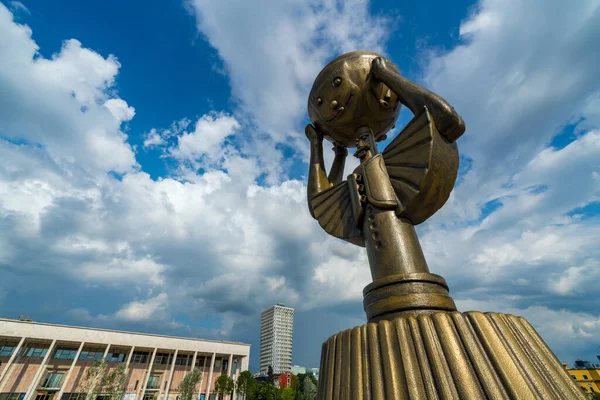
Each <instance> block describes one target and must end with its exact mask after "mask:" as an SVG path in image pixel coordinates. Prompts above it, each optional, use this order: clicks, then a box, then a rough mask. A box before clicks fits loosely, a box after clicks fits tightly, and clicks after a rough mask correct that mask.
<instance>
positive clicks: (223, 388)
mask: <svg viewBox="0 0 600 400" xmlns="http://www.w3.org/2000/svg"><path fill="white" fill-rule="evenodd" d="M234 389H235V382H234V381H233V379H231V377H230V376H229V375H226V374H222V375H220V376H219V377H218V378H217V381H216V382H215V393H216V394H217V396H222V397H224V396H226V395H229V394H232V393H233V390H234Z"/></svg>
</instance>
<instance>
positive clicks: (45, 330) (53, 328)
mask: <svg viewBox="0 0 600 400" xmlns="http://www.w3.org/2000/svg"><path fill="white" fill-rule="evenodd" d="M3 323H4V324H3ZM3 325H4V327H5V328H6V329H2V328H3ZM10 325H12V330H11V327H10ZM36 327H37V329H35V328H36ZM27 328H29V329H27ZM15 329H17V330H15ZM21 329H23V332H22V333H23V335H25V336H27V337H31V338H37V337H39V338H45V339H51V338H55V339H58V340H65V341H69V340H71V339H76V340H80V341H88V340H89V341H90V342H92V341H94V340H95V339H97V340H101V342H105V341H106V342H107V343H111V344H114V345H119V344H123V345H128V344H126V343H119V342H122V341H121V340H115V339H116V337H115V335H119V336H122V337H123V339H125V338H126V337H128V336H129V339H130V340H124V341H125V342H132V339H134V338H133V337H131V336H130V335H133V336H135V337H138V338H140V339H141V338H146V340H150V339H151V338H156V339H158V340H160V339H166V340H167V341H173V340H176V341H188V343H190V341H191V342H195V343H198V344H200V343H206V344H208V345H213V346H214V345H234V346H243V347H247V348H249V347H250V344H248V343H242V342H233V341H226V340H209V339H199V338H190V337H181V336H171V335H159V334H155V333H141V332H129V331H120V330H114V329H102V328H91V327H83V326H70V325H61V324H52V323H46V322H37V321H23V320H15V319H9V318H0V335H3V336H19V334H20V333H21V332H20V331H21ZM32 329H33V330H37V331H38V332H33V331H32ZM65 329H67V330H70V331H71V333H75V332H74V330H75V331H81V335H80V334H76V336H77V338H75V337H70V336H71V335H66V336H68V337H64V338H63V337H62V336H63V335H61V333H67V331H65ZM40 330H41V331H40ZM26 331H29V332H26ZM61 331H62V332H61ZM91 332H98V337H97V338H96V337H89V336H88V335H89V333H91ZM85 333H87V334H88V335H85ZM102 339H104V340H102ZM111 339H112V340H111ZM142 342H144V341H142ZM135 343H138V342H137V340H135V341H133V342H132V345H133V344H135ZM138 344H141V343H138ZM148 344H149V345H150V343H148ZM152 344H154V343H152ZM156 344H158V343H156ZM165 344H166V343H165ZM172 344H175V343H172ZM190 344H191V343H190ZM136 347H137V346H136ZM217 347H218V346H217ZM215 350H216V348H215ZM240 350H241V349H240Z"/></svg>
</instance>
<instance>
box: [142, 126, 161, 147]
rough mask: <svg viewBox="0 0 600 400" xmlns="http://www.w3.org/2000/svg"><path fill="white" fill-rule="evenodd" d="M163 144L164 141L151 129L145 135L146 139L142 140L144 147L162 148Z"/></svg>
mask: <svg viewBox="0 0 600 400" xmlns="http://www.w3.org/2000/svg"><path fill="white" fill-rule="evenodd" d="M165 143H166V142H165V140H164V139H163V138H162V136H161V135H160V134H159V133H158V131H157V130H156V129H155V128H152V129H151V130H150V132H148V133H147V134H146V138H145V139H144V147H158V146H163V145H164V144H165Z"/></svg>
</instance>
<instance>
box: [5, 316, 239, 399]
mask: <svg viewBox="0 0 600 400" xmlns="http://www.w3.org/2000/svg"><path fill="white" fill-rule="evenodd" d="M249 357H250V345H249V344H244V343H238V342H225V341H213V340H201V339H191V338H182V337H173V336H161V335H149V334H142V333H133V332H121V331H113V330H105V329H92V328H82V327H73V326H65V325H54V324H43V323H37V322H26V321H16V320H10V319H2V318H0V400H85V397H86V393H84V392H83V391H82V389H81V384H82V381H83V380H84V377H85V372H86V368H88V367H89V366H90V365H92V364H93V363H94V361H95V360H98V359H101V358H105V359H106V361H107V362H108V367H109V368H115V367H117V366H119V365H120V364H122V363H125V366H126V374H127V383H126V386H125V393H124V396H123V400H150V399H153V398H156V399H157V400H177V396H178V395H179V392H178V388H179V383H180V382H181V380H182V379H183V377H184V376H185V375H186V374H187V373H188V372H190V371H191V370H192V369H193V367H194V366H195V367H196V368H198V369H200V371H201V372H202V381H201V383H200V385H199V386H198V391H199V394H200V397H199V398H200V400H203V399H206V400H208V399H212V398H214V395H210V394H211V393H212V391H213V390H214V385H215V381H216V379H217V377H218V376H219V375H221V374H228V375H230V376H231V377H232V378H233V379H236V378H237V376H238V375H239V373H240V372H241V371H244V370H246V369H248V362H249ZM99 397H101V396H99ZM99 400H101V399H99Z"/></svg>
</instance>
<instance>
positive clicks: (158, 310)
mask: <svg viewBox="0 0 600 400" xmlns="http://www.w3.org/2000/svg"><path fill="white" fill-rule="evenodd" d="M168 300H169V295H167V294H166V293H160V294H159V295H158V296H156V297H152V298H149V299H147V300H145V301H132V302H131V303H128V304H125V305H124V306H123V308H121V309H120V310H119V311H117V312H116V313H115V318H117V319H119V320H122V321H129V322H140V321H156V320H161V319H162V318H161V317H162V316H163V315H164V314H165V313H166V312H167V303H168Z"/></svg>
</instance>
